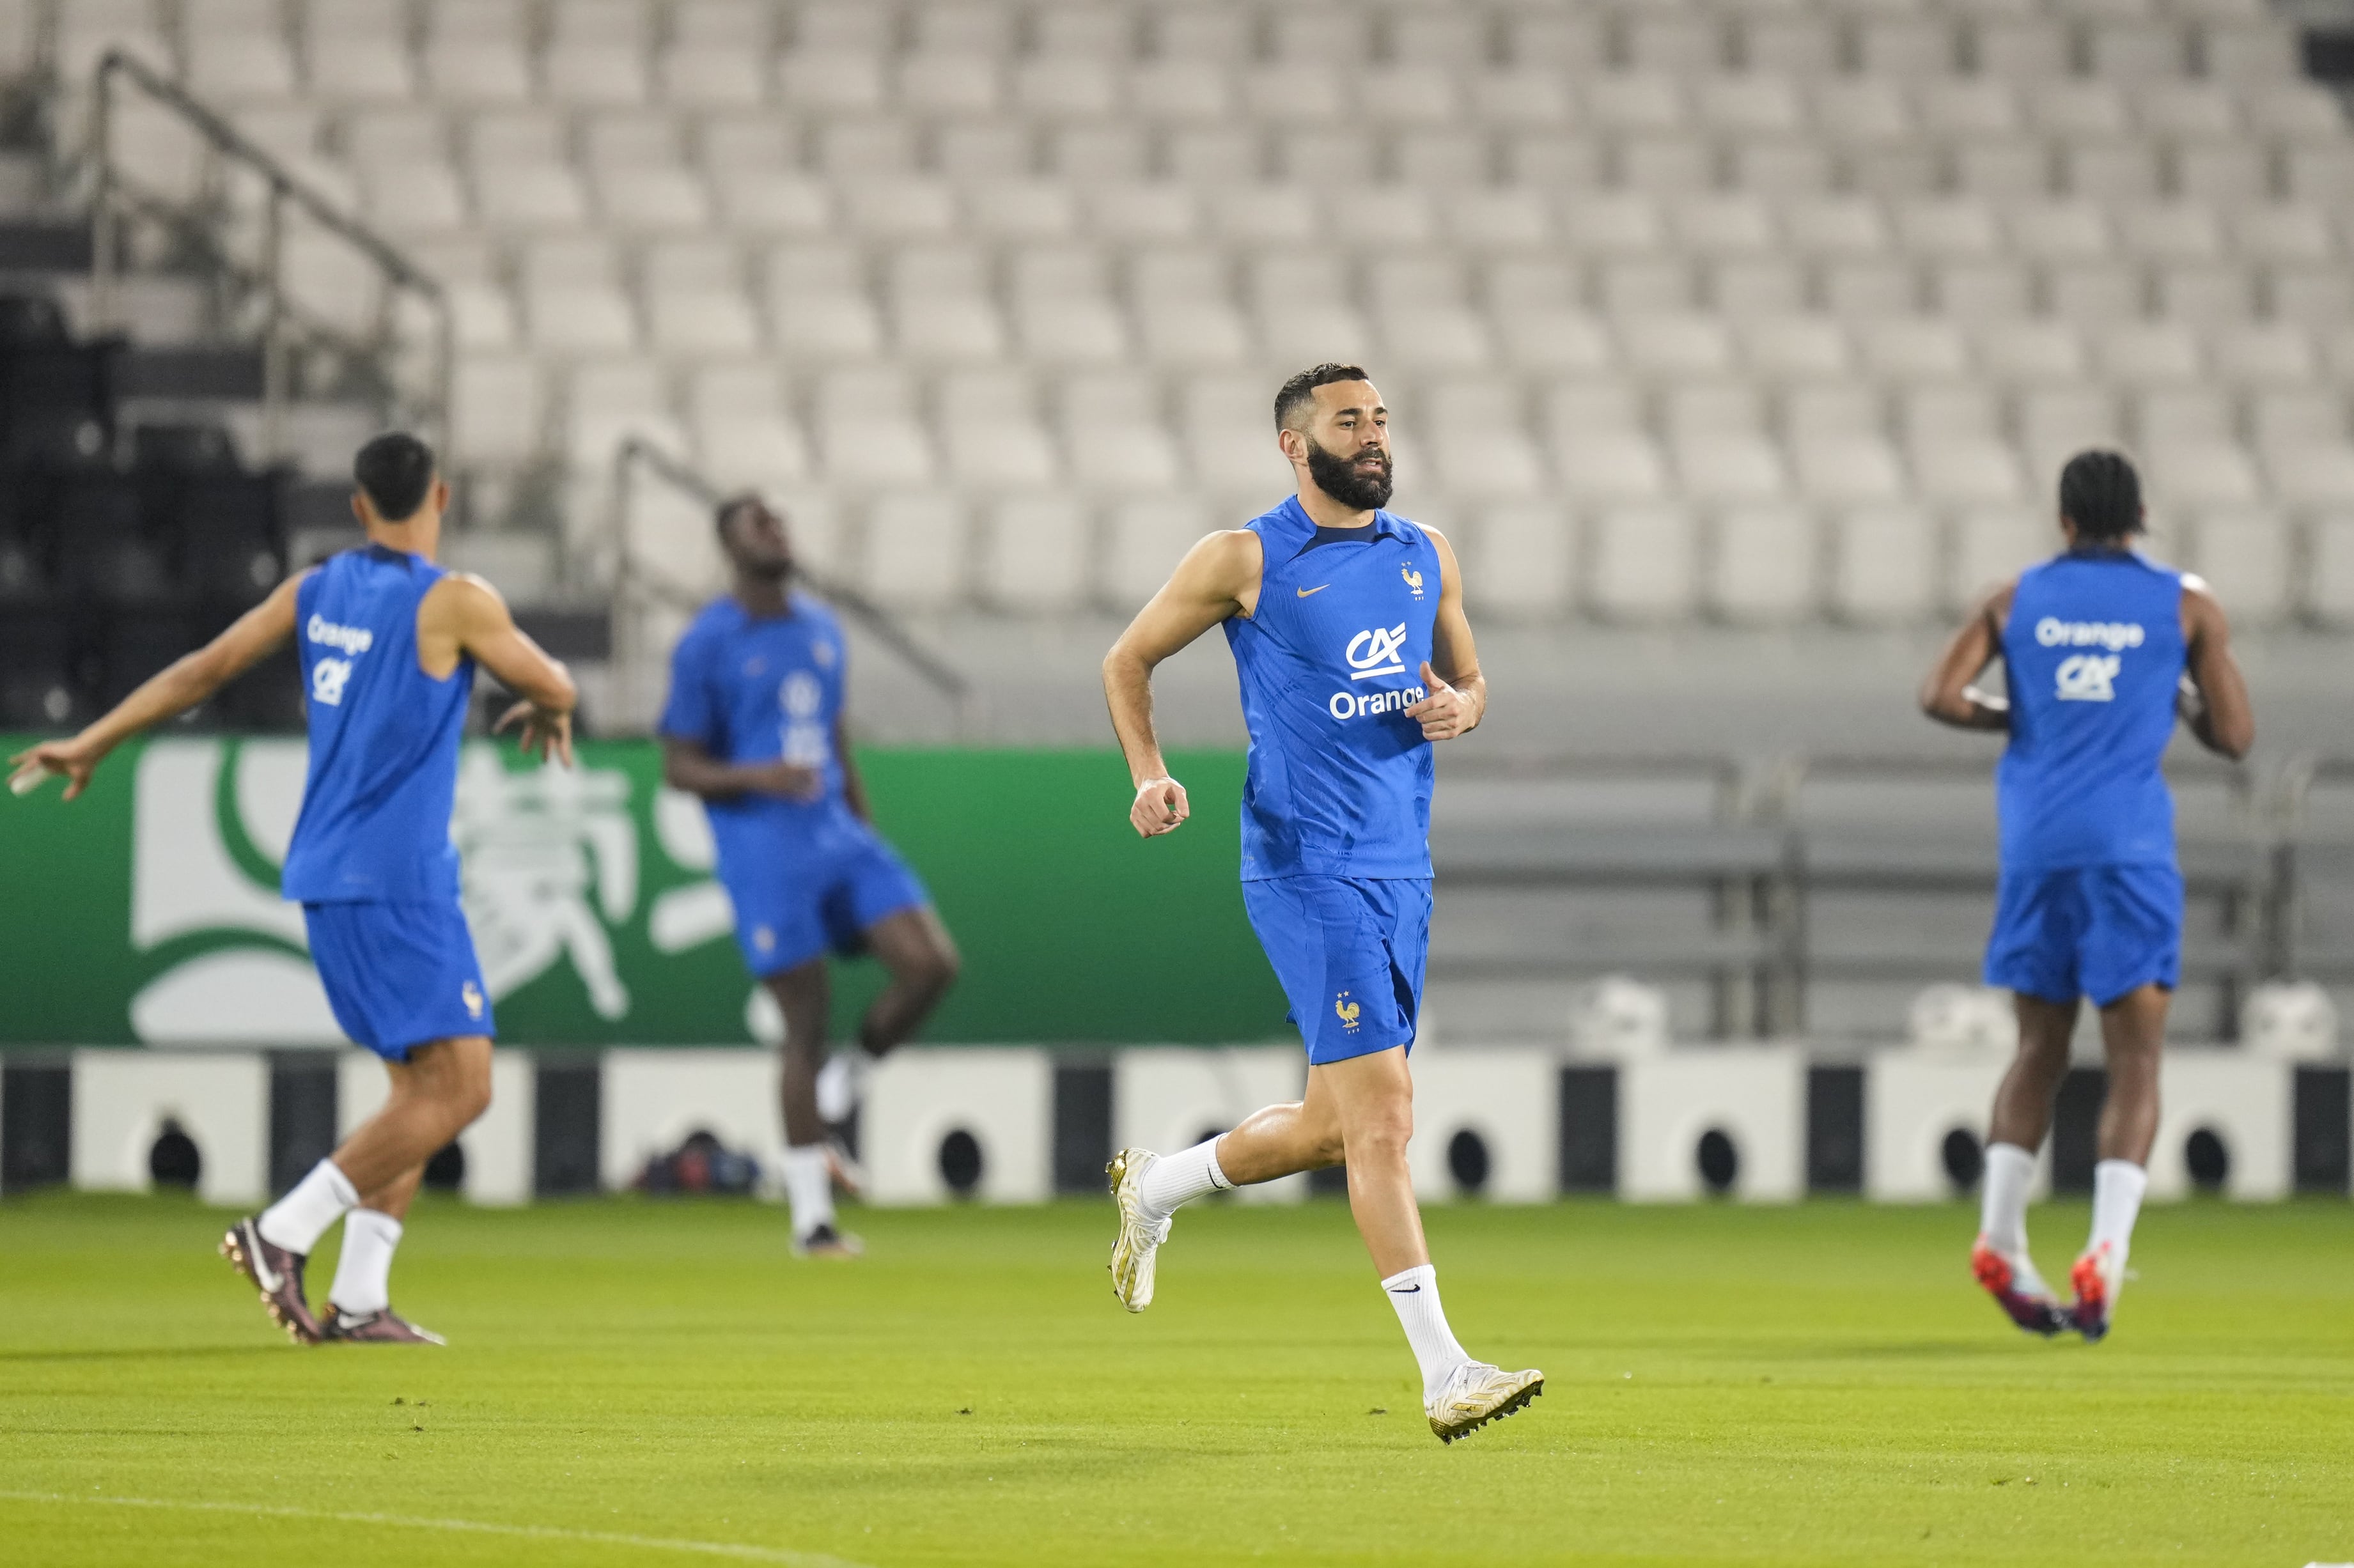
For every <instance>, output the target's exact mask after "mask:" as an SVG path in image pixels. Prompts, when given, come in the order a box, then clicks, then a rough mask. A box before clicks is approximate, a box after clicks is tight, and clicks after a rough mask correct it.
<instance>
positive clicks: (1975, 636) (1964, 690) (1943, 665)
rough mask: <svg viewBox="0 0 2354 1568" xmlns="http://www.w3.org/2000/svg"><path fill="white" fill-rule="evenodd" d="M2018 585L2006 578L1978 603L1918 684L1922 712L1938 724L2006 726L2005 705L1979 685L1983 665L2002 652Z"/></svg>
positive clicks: (2007, 709)
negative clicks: (2012, 598) (2012, 597)
mask: <svg viewBox="0 0 2354 1568" xmlns="http://www.w3.org/2000/svg"><path fill="white" fill-rule="evenodd" d="M2018 586H2019V585H2018V584H2016V583H2006V584H2005V585H2003V586H2002V587H2001V588H1998V589H1996V590H1995V591H1994V592H1993V593H1990V594H1988V596H1987V597H1986V598H1985V599H1981V600H1980V601H1979V602H1978V608H1977V609H1973V610H1972V611H1971V612H1970V618H1969V619H1968V620H1966V621H1964V622H1963V623H1962V625H1961V627H1960V629H1959V630H1956V632H1955V633H1954V635H1953V638H1952V640H1951V641H1948V642H1947V643H1946V651H1945V652H1943V653H1941V654H1939V655H1938V656H1937V663H1936V667H1935V669H1933V670H1931V671H1930V672H1929V678H1928V679H1927V680H1926V681H1925V682H1923V683H1922V685H1921V711H1922V712H1923V713H1925V714H1927V715H1929V716H1930V717H1931V718H1933V719H1935V720H1936V721H1937V722H1938V723H1939V724H1943V725H1951V726H1953V727H1954V728H1956V729H1982V730H1998V731H2001V732H2004V733H2008V732H2009V729H2010V704H2009V702H2008V701H2006V700H2005V699H2004V698H2001V697H1998V696H1995V695H1994V694H1991V693H1988V692H1982V691H1980V690H1979V689H1978V685H1977V681H1978V677H1979V676H1980V675H1982V674H1984V673H1986V669H1987V666H1988V665H1989V664H1991V663H1993V662H1995V661H1996V660H1997V659H1999V658H2000V657H2002V629H2003V625H2004V623H2005V622H2006V621H2008V620H2009V619H2010V599H2011V595H2012V594H2013V593H2014V592H2016V591H2017V589H2018Z"/></svg>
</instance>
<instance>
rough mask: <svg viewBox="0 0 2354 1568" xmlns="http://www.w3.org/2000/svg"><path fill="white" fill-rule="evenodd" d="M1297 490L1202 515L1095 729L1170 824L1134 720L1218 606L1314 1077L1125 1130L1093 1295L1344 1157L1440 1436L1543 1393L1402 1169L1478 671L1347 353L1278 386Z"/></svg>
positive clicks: (1440, 550)
mask: <svg viewBox="0 0 2354 1568" xmlns="http://www.w3.org/2000/svg"><path fill="white" fill-rule="evenodd" d="M1275 423H1276V429H1277V440H1278V443H1279V444H1280V445H1281V447H1282V450H1283V455H1284V456H1285V457H1287V458H1288V459H1289V460H1290V461H1291V466H1292V471H1293V472H1294V474H1295V476H1296V478H1297V480H1298V484H1299V493H1298V494H1297V495H1296V496H1295V497H1294V498H1293V499H1291V500H1288V501H1286V502H1285V503H1283V504H1282V505H1280V506H1278V507H1277V508H1276V509H1275V510H1273V511H1272V512H1268V513H1267V514H1264V515H1262V516H1259V517H1257V518H1254V519H1253V520H1252V521H1251V522H1250V523H1249V524H1248V525H1246V526H1245V527H1243V528H1239V529H1236V530H1235V531H1234V532H1232V533H1222V534H1213V535H1210V536H1209V537H1208V538H1206V539H1204V540H1203V541H1202V542H1201V543H1200V544H1198V545H1196V546H1193V550H1192V551H1191V552H1190V553H1189V554H1188V555H1187V556H1185V558H1184V560H1183V561H1182V562H1181V563H1180V564H1179V565H1178V567H1177V570H1176V573H1175V575H1173V576H1172V577H1171V578H1170V579H1169V582H1168V585H1167V586H1166V587H1164V588H1162V589H1161V591H1160V592H1159V593H1158V594H1156V595H1155V596H1154V597H1153V599H1152V602H1151V603H1150V604H1148V605H1146V606H1145V607H1144V609H1143V610H1142V611H1141V612H1140V613H1139V614H1138V616H1137V618H1136V620H1135V621H1134V622H1133V623H1132V624H1131V625H1130V626H1129V629H1128V630H1126V631H1125V632H1123V633H1122V634H1121V636H1120V639H1119V642H1118V643H1117V644H1115V645H1114V647H1113V648H1112V651H1111V653H1110V655H1109V656H1108V657H1107V658H1106V659H1105V660H1104V692H1105V694H1106V696H1107V697H1108V699H1109V702H1110V705H1111V717H1112V726H1113V727H1114V728H1115V729H1116V730H1117V731H1118V732H1119V742H1120V747H1121V748H1122V749H1123V750H1124V751H1125V752H1126V753H1127V755H1128V766H1129V773H1130V775H1131V776H1132V778H1133V779H1134V782H1135V785H1136V796H1135V800H1134V801H1133V803H1132V804H1131V806H1130V807H1129V821H1131V822H1132V823H1133V824H1134V825H1135V827H1136V831H1137V832H1139V833H1141V834H1142V835H1144V836H1145V837H1146V838H1152V837H1155V836H1157V835H1159V834H1161V833H1166V832H1172V831H1173V830H1174V829H1176V828H1177V827H1178V826H1179V825H1180V824H1181V823H1182V822H1183V821H1185V817H1186V813H1187V810H1188V808H1187V805H1186V801H1185V790H1184V787H1183V786H1182V785H1180V784H1179V783H1178V782H1177V781H1176V780H1175V779H1172V778H1170V777H1169V770H1168V766H1167V764H1166V763H1165V762H1164V761H1163V760H1162V759H1161V747H1160V743H1159V741H1158V740H1157V739H1156V738H1155V736H1154V734H1153V726H1152V688H1151V680H1152V671H1153V667H1154V666H1155V665H1157V664H1159V663H1160V662H1161V661H1162V660H1164V659H1166V658H1168V657H1169V656H1170V655H1171V654H1172V653H1175V652H1177V651H1178V650H1179V649H1181V648H1183V647H1185V646H1186V645H1187V644H1188V643H1190V642H1192V641H1193V640H1194V639H1195V638H1197V637H1199V636H1201V635H1202V633H1204V631H1207V630H1209V629H1210V628H1211V627H1213V626H1218V625H1224V626H1225V632H1226V641H1227V643H1228V644H1229V645H1230V646H1231V647H1232V648H1233V650H1234V655H1235V669H1236V671H1237V672H1238V673H1239V674H1240V676H1241V679H1242V698H1243V716H1244V719H1245V721H1246V724H1247V725H1248V727H1249V730H1250V768H1249V779H1248V782H1247V783H1246V785H1245V787H1244V791H1243V826H1242V835H1243V901H1244V904H1245V905H1246V907H1247V908H1248V910H1249V912H1250V918H1251V924H1252V926H1253V927H1255V928H1257V932H1258V937H1259V941H1260V944H1261V945H1262V946H1263V947H1265V948H1266V949H1267V961H1268V962H1269V963H1271V964H1273V965H1274V966H1275V972H1276V976H1277V978H1278V980H1280V981H1281V982H1282V985H1283V991H1284V995H1285V997H1286V998H1287V1000H1288V1001H1289V1002H1290V1003H1291V1021H1292V1022H1294V1023H1295V1024H1297V1025H1298V1026H1299V1032H1300V1034H1301V1036H1302V1037H1303V1039H1304V1040H1305V1042H1306V1044H1307V1046H1308V1061H1309V1068H1308V1093H1307V1097H1306V1098H1305V1099H1303V1100H1302V1101H1300V1103H1299V1104H1298V1105H1282V1106H1270V1107H1267V1109H1265V1110H1262V1111H1259V1112H1257V1114H1256V1115H1253V1116H1251V1117H1249V1118H1246V1119H1245V1120H1244V1122H1243V1124H1242V1125H1241V1126H1239V1127H1237V1128H1235V1129H1234V1130H1233V1131H1232V1132H1229V1133H1227V1134H1225V1136H1224V1137H1222V1138H1214V1139H1210V1140H1209V1141H1207V1142H1205V1143H1201V1144H1197V1145H1195V1146H1194V1147H1193V1148H1192V1149H1188V1150H1182V1151H1180V1152H1178V1153H1175V1154H1171V1155H1166V1156H1161V1155H1155V1154H1152V1153H1150V1152H1148V1151H1146V1150H1141V1149H1124V1150H1120V1152H1119V1155H1118V1157H1116V1158H1115V1159H1114V1160H1112V1162H1111V1165H1110V1167H1109V1170H1108V1174H1109V1175H1110V1177H1111V1178H1112V1192H1113V1195H1114V1197H1115V1198H1116V1199H1117V1200H1118V1202H1119V1238H1118V1240H1117V1241H1115V1242H1114V1244H1113V1246H1112V1256H1111V1273H1112V1290H1113V1293H1114V1294H1115V1295H1117V1296H1118V1297H1119V1300H1120V1304H1121V1305H1122V1306H1124V1307H1126V1308H1128V1309H1129V1311H1131V1312H1140V1311H1142V1310H1143V1309H1144V1308H1146V1307H1147V1306H1149V1305H1150V1304H1151V1301H1152V1277H1153V1263H1154V1254H1155V1252H1156V1250H1157V1249H1158V1248H1159V1247H1160V1245H1161V1243H1162V1242H1163V1241H1164V1240H1166V1239H1167V1238H1168V1234H1169V1225H1170V1219H1171V1216H1172V1214H1174V1213H1176V1211H1177V1209H1178V1206H1179V1205H1180V1204H1182V1203H1185V1202H1191V1201H1192V1200H1193V1199H1195V1198H1198V1197H1201V1196H1203V1195H1204V1193H1208V1192H1215V1191H1217V1190H1219V1189H1220V1188H1224V1187H1233V1186H1239V1185H1243V1184H1246V1183H1250V1182H1257V1181H1274V1180H1275V1179H1276V1178H1278V1177H1279V1176H1288V1175H1291V1174H1292V1173H1294V1172H1295V1171H1313V1170H1317V1169H1319V1168H1321V1167H1324V1166H1329V1165H1334V1164H1339V1163H1341V1162H1342V1161H1343V1160H1345V1161H1346V1162H1347V1165H1348V1172H1349V1207H1350V1211H1351V1213H1353V1214H1354V1215H1355V1217H1356V1221H1357V1229H1358V1231H1359V1232H1360V1233H1361V1234H1363V1236H1364V1238H1365V1246H1366V1248H1367V1250H1368V1251H1370V1252H1371V1253H1372V1254H1373V1267H1374V1269H1375V1271H1376V1272H1377V1273H1378V1274H1380V1276H1381V1277H1382V1289H1383V1291H1384V1294H1385V1295H1386V1296H1387V1297H1388V1298H1389V1302H1390V1305H1391V1306H1392V1307H1393V1308H1395V1309H1396V1311H1397V1315H1398V1321H1399V1322H1400V1323H1401V1324H1402V1325H1404V1327H1405V1336H1406V1341H1407V1343H1409V1344H1410V1345H1412V1346H1413V1348H1414V1354H1415V1359H1416V1361H1419V1362H1420V1363H1421V1366H1422V1393H1423V1408H1424V1411H1425V1413H1426V1414H1427V1415H1428V1416H1429V1418H1430V1427H1431V1430H1432V1431H1433V1432H1435V1433H1437V1435H1438V1436H1439V1439H1440V1440H1441V1441H1442V1442H1448V1443H1451V1442H1453V1441H1454V1440H1455V1439H1456V1438H1458V1437H1460V1436H1463V1435H1464V1434H1466V1433H1468V1432H1471V1431H1473V1430H1475V1429H1477V1428H1478V1427H1479V1426H1482V1425H1486V1424H1487V1423H1488V1422H1490V1421H1491V1420H1494V1419H1496V1418H1498V1417H1500V1416H1504V1415H1509V1414H1511V1413H1512V1412H1513V1411H1515V1410H1518V1409H1520V1408H1521V1407H1522V1405H1524V1404H1527V1403H1528V1402H1529V1401H1530V1400H1532V1399H1533V1398H1535V1397H1536V1396H1537V1395H1538V1394H1539V1393H1542V1392H1543V1388H1544V1377H1543V1373H1541V1372H1503V1371H1500V1369H1498V1368H1496V1367H1493V1366H1490V1365H1489V1364H1488V1363H1487V1362H1485V1361H1473V1360H1472V1359H1471V1358H1470V1356H1469V1355H1468V1354H1467V1353H1465V1351H1464V1350H1463V1347H1462V1346H1461V1345H1458V1343H1456V1341H1455V1335H1454V1333H1453V1332H1452V1331H1451V1330H1449V1329H1448V1328H1447V1314H1446V1313H1445V1312H1444V1311H1442V1310H1441V1309H1440V1308H1439V1304H1438V1280H1437V1276H1436V1275H1435V1274H1434V1273H1433V1272H1432V1269H1431V1266H1430V1253H1429V1249H1428V1248H1427V1247H1426V1245H1424V1242H1423V1234H1422V1215H1421V1213H1420V1212H1419V1211H1418V1210H1417V1209H1416V1207H1415V1200H1414V1185H1413V1182H1412V1181H1411V1179H1410V1178H1409V1177H1408V1176H1407V1173H1406V1156H1405V1150H1406V1140H1407V1139H1408V1138H1410V1137H1411V1136H1412V1134H1413V1131H1414V1083H1413V1079H1412V1078H1411V1077H1410V1075H1408V1073H1407V1069H1406V1053H1407V1052H1408V1051H1409V1050H1410V1049H1411V1048H1412V1047H1413V1044H1414V1033H1415V1019H1416V1013H1417V1012H1418V1010H1419V1008H1420V1004H1421V999H1422V975H1423V960H1424V957H1425V955H1426V952H1427V950H1428V947H1429V932H1430V787H1431V777H1432V766H1431V743H1432V742H1433V741H1439V740H1447V739H1450V738H1452V737H1454V736H1459V735H1463V734H1467V733H1468V732H1469V731H1470V730H1471V729H1473V728H1474V727H1476V726H1478V725H1479V718H1480V715H1481V714H1482V713H1484V712H1485V711H1486V709H1487V705H1488V685H1487V682H1486V681H1485V680H1484V679H1482V677H1481V676H1480V673H1479V656H1478V654H1477V653H1475V652H1473V649H1472V646H1471V628H1470V624H1469V621H1467V620H1465V619H1464V615H1463V580H1462V575H1461V573H1460V572H1459V571H1458V570H1457V568H1456V565H1455V552H1454V551H1453V549H1452V548H1450V547H1449V546H1448V545H1447V541H1446V540H1445V539H1444V538H1442V537H1441V536H1440V535H1437V533H1435V532H1433V531H1432V530H1430V529H1427V528H1422V527H1418V526H1416V524H1412V523H1409V522H1407V521H1406V520H1405V518H1403V517H1399V516H1395V515H1394V514H1391V513H1388V512H1384V511H1383V510H1382V507H1383V506H1384V503H1387V502H1388V500H1389V498H1390V446H1389V416H1388V413H1387V411H1386V410H1385V409H1384V408H1383V407H1382V403H1381V396H1380V394H1379V393H1377V392H1376V391H1375V390H1374V389H1373V383H1372V382H1371V381H1369V380H1368V379H1367V378H1366V376H1365V373H1364V372H1363V370H1360V369H1358V368H1357V367H1356V366H1339V365H1320V366H1317V367H1316V368H1315V369H1313V370H1310V371H1305V372H1303V373H1301V374H1300V375H1298V376H1293V377H1292V378H1291V379H1290V380H1288V381H1287V382H1285V383H1284V385H1283V389H1282V390H1281V391H1280V392H1278V394H1277V395H1276V400H1275Z"/></svg>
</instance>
